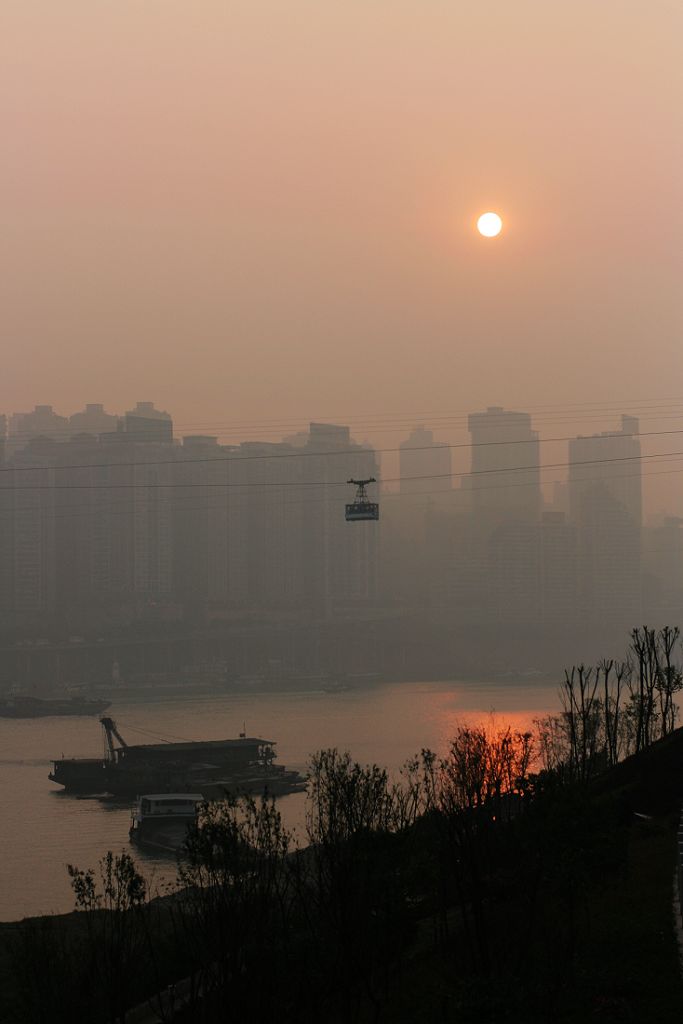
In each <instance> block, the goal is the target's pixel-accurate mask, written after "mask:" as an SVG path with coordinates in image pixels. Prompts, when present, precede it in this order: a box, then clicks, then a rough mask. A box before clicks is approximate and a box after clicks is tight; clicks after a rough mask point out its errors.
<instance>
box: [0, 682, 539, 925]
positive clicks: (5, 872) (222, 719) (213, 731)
mask: <svg viewBox="0 0 683 1024" xmlns="http://www.w3.org/2000/svg"><path fill="white" fill-rule="evenodd" d="M552 710H557V686H556V684H555V683H552V684H549V683H544V682H542V681H539V682H537V683H534V684H533V685H532V684H529V683H527V684H523V685H520V684H518V683H512V682H508V681H506V682H505V683H504V684H503V683H501V682H497V683H494V682H491V683H486V682H476V683H453V682H450V683H396V684H385V685H378V686H375V687H373V688H372V689H369V688H368V689H362V690H348V691H345V692H340V693H335V694H326V693H288V694H272V693H268V694H250V695H221V696H203V697H197V696H192V697H190V696H188V697H183V698H174V699H164V700H155V701H149V702H146V703H142V702H140V703H133V702H128V703H115V704H114V705H113V706H112V707H111V709H110V710H109V712H108V713H109V714H111V715H112V717H113V718H114V719H115V720H116V722H117V724H118V727H119V729H120V731H121V733H122V734H123V736H124V738H125V739H126V740H128V742H130V743H148V742H149V743H153V742H157V741H160V740H161V739H162V738H173V739H191V740H207V739H223V738H228V737H231V736H236V735H237V734H238V733H239V732H240V731H241V729H242V728H243V726H246V729H247V732H248V733H249V734H250V735H258V736H261V737H263V738H264V739H269V740H275V741H276V743H277V753H278V761H279V763H280V764H284V765H286V766H287V767H291V768H298V769H300V770H303V769H305V766H306V762H307V760H308V757H309V755H310V754H311V753H313V752H314V751H316V750H319V749H321V748H324V747H338V748H340V749H342V750H349V751H350V753H351V754H352V756H353V757H354V758H355V759H356V760H358V761H361V762H363V763H366V762H375V763H377V764H380V765H382V766H386V767H388V768H390V769H393V770H395V769H398V768H399V767H400V766H401V765H402V764H403V763H404V762H405V761H406V760H407V759H408V758H409V757H410V756H412V755H413V754H415V753H418V752H419V751H420V749H421V748H423V747H430V748H431V749H433V750H436V751H437V752H443V751H444V750H445V749H446V747H447V744H448V738H449V736H450V735H452V733H453V730H454V728H455V726H456V724H457V723H458V722H474V721H481V719H482V717H487V716H489V715H490V714H491V713H492V712H495V720H496V721H497V722H499V723H500V724H501V725H503V724H507V723H508V722H509V723H510V724H512V725H513V727H515V728H525V727H527V726H528V725H529V724H530V723H531V721H532V719H533V718H534V717H536V716H538V715H540V714H543V713H545V712H547V711H552ZM102 753H103V736H102V729H101V726H100V724H99V722H98V721H97V719H96V718H42V719H21V720H12V719H0V795H1V797H2V810H3V815H2V830H1V831H0V920H3V921H8V920H16V919H18V918H21V917H25V916H31V915H36V914H44V913H51V912H54V913H63V912H66V911H68V910H71V909H73V898H72V893H71V889H70V885H69V879H68V875H67V870H66V865H67V864H75V865H77V866H78V867H81V868H89V867H97V863H98V861H99V859H100V858H101V857H103V856H104V854H105V853H106V852H107V850H110V849H111V850H113V851H115V852H119V851H120V850H122V849H129V848H130V847H129V845H128V827H129V824H130V807H129V806H126V805H123V804H112V803H106V802H102V801H99V800H95V799H83V798H78V797H75V796H71V795H66V794H65V793H63V792H62V791H61V790H60V789H59V788H58V787H56V786H54V785H53V784H52V783H51V782H50V781H49V779H48V777H47V775H48V772H49V770H50V768H51V764H50V762H51V759H53V758H59V757H62V756H66V757H99V756H102ZM304 801H305V796H304V794H291V795H290V796H286V797H283V798H282V799H281V800H280V802H279V805H280V809H281V810H282V814H283V818H284V820H285V823H286V824H287V826H288V827H289V828H291V829H294V830H295V831H296V832H298V834H299V835H301V833H302V831H303V828H304V824H303V823H304ZM138 861H139V864H140V867H141V869H142V870H143V872H144V874H145V875H146V877H147V878H148V879H149V880H150V882H151V884H152V887H155V886H158V885H161V884H163V883H164V882H165V881H167V880H169V879H170V878H171V877H172V874H173V869H172V865H169V863H168V862H167V861H161V860H157V859H155V858H153V857H149V856H147V855H142V856H139V855H138Z"/></svg>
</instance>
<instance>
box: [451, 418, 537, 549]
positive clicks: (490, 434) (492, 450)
mask: <svg viewBox="0 0 683 1024" xmlns="http://www.w3.org/2000/svg"><path fill="white" fill-rule="evenodd" d="M468 424H469V430H470V436H471V438H472V472H471V474H470V476H469V477H466V478H465V480H464V486H465V487H467V488H469V490H470V492H471V496H472V502H471V507H472V513H473V516H474V519H475V521H476V522H477V523H479V524H480V525H481V526H482V527H483V528H485V529H486V528H488V529H490V528H492V527H494V526H496V525H498V524H500V523H503V522H506V521H508V520H510V519H515V520H517V521H520V522H526V523H537V522H538V521H539V517H540V512H541V504H542V502H541V479H540V466H539V443H538V434H537V433H536V431H535V430H532V428H531V416H530V415H529V414H528V413H526V412H511V411H509V410H506V409H503V408H501V407H499V406H491V407H489V408H488V409H487V410H486V412H477V413H472V414H471V415H470V416H469V417H468Z"/></svg>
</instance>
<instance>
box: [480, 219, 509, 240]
mask: <svg viewBox="0 0 683 1024" xmlns="http://www.w3.org/2000/svg"><path fill="white" fill-rule="evenodd" d="M502 227H503V222H502V220H501V219H500V217H499V216H498V214H497V213H482V215H481V217H480V218H479V220H478V221H477V231H478V232H479V234H480V235H483V236H484V238H495V237H496V235H499V234H500V231H501V228H502Z"/></svg>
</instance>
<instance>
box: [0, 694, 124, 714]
mask: <svg viewBox="0 0 683 1024" xmlns="http://www.w3.org/2000/svg"><path fill="white" fill-rule="evenodd" d="M110 703H111V702H110V701H108V700H86V699H85V698H84V697H68V698H61V699H60V698H58V697H50V698H42V697H24V696H20V695H17V696H11V697H0V718H49V717H52V716H54V715H57V716H60V717H62V716H64V715H99V714H101V713H102V712H103V711H106V709H107V708H108V707H109V705H110Z"/></svg>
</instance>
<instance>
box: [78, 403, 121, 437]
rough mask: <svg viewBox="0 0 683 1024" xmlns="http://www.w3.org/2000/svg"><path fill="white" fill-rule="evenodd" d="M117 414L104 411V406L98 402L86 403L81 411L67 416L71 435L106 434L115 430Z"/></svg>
mask: <svg viewBox="0 0 683 1024" xmlns="http://www.w3.org/2000/svg"><path fill="white" fill-rule="evenodd" d="M117 423H118V416H112V415H110V413H108V412H105V411H104V406H103V405H101V404H99V403H91V404H89V405H86V407H85V409H83V411H82V412H75V413H74V414H73V416H70V417H69V427H70V432H71V436H72V437H73V436H74V435H76V434H95V435H99V434H106V433H108V432H110V431H112V430H116V426H117Z"/></svg>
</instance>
